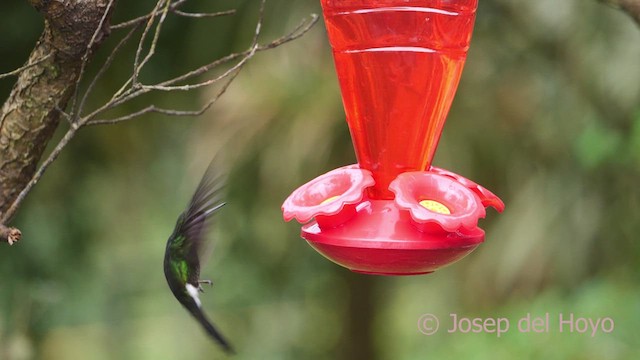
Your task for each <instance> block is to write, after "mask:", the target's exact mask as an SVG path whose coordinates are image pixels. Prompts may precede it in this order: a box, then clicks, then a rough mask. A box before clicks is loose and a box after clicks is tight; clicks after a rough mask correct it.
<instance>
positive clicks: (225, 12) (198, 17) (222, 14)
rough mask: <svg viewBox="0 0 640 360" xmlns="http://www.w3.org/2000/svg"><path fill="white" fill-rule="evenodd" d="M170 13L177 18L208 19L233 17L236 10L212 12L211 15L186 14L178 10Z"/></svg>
mask: <svg viewBox="0 0 640 360" xmlns="http://www.w3.org/2000/svg"><path fill="white" fill-rule="evenodd" d="M171 12H172V13H174V14H176V15H179V16H184V17H190V18H196V19H202V18H208V17H218V16H225V15H233V14H235V13H236V10H235V9H232V10H225V11H218V12H213V13H188V12H184V11H180V10H172V11H171Z"/></svg>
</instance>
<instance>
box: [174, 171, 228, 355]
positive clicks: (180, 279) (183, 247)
mask: <svg viewBox="0 0 640 360" xmlns="http://www.w3.org/2000/svg"><path fill="white" fill-rule="evenodd" d="M214 162H215V161H212V163H211V165H209V168H208V169H207V171H206V172H205V174H204V176H203V177H202V180H200V184H199V185H198V188H197V189H196V192H195V193H194V194H193V197H192V198H191V201H190V202H189V206H188V207H187V209H186V210H185V211H184V212H183V213H182V214H181V215H180V216H179V217H178V221H177V222H176V227H175V229H174V230H173V233H172V234H171V236H170V237H169V240H168V241H167V248H166V250H165V255H164V276H165V277H166V279H167V283H168V284H169V288H170V289H171V292H172V293H173V295H174V296H175V297H176V299H178V301H179V302H180V304H182V306H184V307H185V308H186V309H187V310H188V311H189V313H191V315H192V316H193V317H194V318H195V319H196V320H198V322H199V323H200V324H201V325H202V327H203V328H204V329H205V330H206V332H207V334H209V335H210V336H211V337H212V338H213V339H214V340H215V341H216V342H217V343H218V344H220V346H221V347H222V348H223V349H224V350H225V351H226V352H227V353H233V349H232V347H231V345H230V344H229V342H228V341H227V340H226V339H225V338H224V337H223V336H222V334H220V332H219V331H218V330H217V329H216V328H215V327H214V325H213V324H212V323H211V322H210V321H209V319H208V318H207V317H206V316H205V314H204V312H203V311H202V303H201V302H200V298H199V293H200V292H204V291H203V289H202V284H209V285H211V281H210V280H200V260H201V256H202V252H203V248H204V239H205V234H206V230H207V227H208V226H209V225H211V220H212V215H214V214H215V213H217V212H218V210H220V208H222V206H224V204H225V203H224V202H223V200H222V188H223V186H224V179H223V178H222V176H221V174H220V173H219V172H218V170H217V169H215V167H216V166H215V165H214Z"/></svg>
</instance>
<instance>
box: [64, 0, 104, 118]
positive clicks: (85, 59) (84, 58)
mask: <svg viewBox="0 0 640 360" xmlns="http://www.w3.org/2000/svg"><path fill="white" fill-rule="evenodd" d="M114 3H115V0H109V3H108V4H107V7H106V8H105V9H104V14H102V18H101V19H100V23H98V27H96V30H95V31H94V32H93V35H92V36H91V40H89V44H87V49H86V50H85V52H84V55H83V56H82V64H81V65H80V73H79V74H78V78H77V79H76V83H75V85H74V87H75V89H74V90H73V96H72V97H71V105H70V106H69V109H71V114H75V116H76V117H77V116H78V113H77V112H76V111H75V106H76V101H77V99H78V91H79V89H80V82H81V81H82V79H83V78H84V72H85V71H86V69H87V64H88V63H89V54H90V53H91V50H92V48H93V46H94V45H95V43H96V39H97V38H98V35H99V34H100V32H101V31H102V29H103V28H104V22H105V21H106V20H107V17H108V16H109V13H110V12H111V7H112V6H113V4H114Z"/></svg>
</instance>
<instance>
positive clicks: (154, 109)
mask: <svg viewBox="0 0 640 360" xmlns="http://www.w3.org/2000/svg"><path fill="white" fill-rule="evenodd" d="M239 70H240V69H238V71H236V72H235V73H233V74H232V76H231V77H230V78H229V79H228V80H227V82H225V83H224V85H223V86H222V87H221V88H220V90H218V92H217V93H216V94H215V95H214V96H213V97H212V98H211V99H209V101H208V102H207V103H206V104H205V105H204V106H203V107H201V108H200V109H198V110H174V109H162V108H158V107H156V106H155V105H151V106H148V107H146V108H144V109H142V110H139V111H136V112H134V113H131V114H128V115H124V116H121V117H117V118H114V119H104V120H93V121H90V122H88V123H86V125H113V124H117V123H120V122H124V121H128V120H131V119H133V118H135V117H138V116H141V115H144V114H149V113H159V114H164V115H170V116H200V115H202V114H204V113H205V112H206V111H207V110H208V109H209V108H210V107H211V106H212V105H213V104H214V103H215V102H216V101H218V99H219V98H220V97H221V96H222V94H224V93H225V92H226V91H227V89H228V88H229V85H231V83H232V82H233V80H234V79H235V78H236V76H237V75H238V74H239V73H240V71H239Z"/></svg>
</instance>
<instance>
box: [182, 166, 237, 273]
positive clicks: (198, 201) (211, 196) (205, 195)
mask: <svg viewBox="0 0 640 360" xmlns="http://www.w3.org/2000/svg"><path fill="white" fill-rule="evenodd" d="M221 168H222V167H221V165H220V164H219V160H218V159H217V157H216V158H214V159H213V160H212V161H211V163H210V164H209V167H208V168H207V171H206V172H205V174H204V176H203V177H202V180H200V184H199V185H198V188H197V189H196V191H195V193H194V194H193V197H192V198H191V201H190V202H189V206H188V207H187V209H186V210H185V212H184V213H183V214H182V216H181V218H182V222H181V224H180V225H179V227H180V228H179V230H178V232H179V233H180V234H182V235H183V236H184V237H185V239H184V242H185V243H184V249H185V251H186V253H185V254H184V255H185V258H186V260H187V262H188V263H191V264H194V265H195V264H197V265H199V264H200V261H201V260H202V259H201V256H202V254H203V252H204V251H203V250H204V249H205V248H206V246H205V239H206V234H207V230H208V229H210V227H211V225H212V222H213V218H214V217H213V216H212V215H214V214H216V213H217V212H218V210H220V208H222V206H224V204H225V202H224V200H223V190H224V185H225V180H226V177H225V175H223V172H222V170H221ZM198 267H199V266H198Z"/></svg>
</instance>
